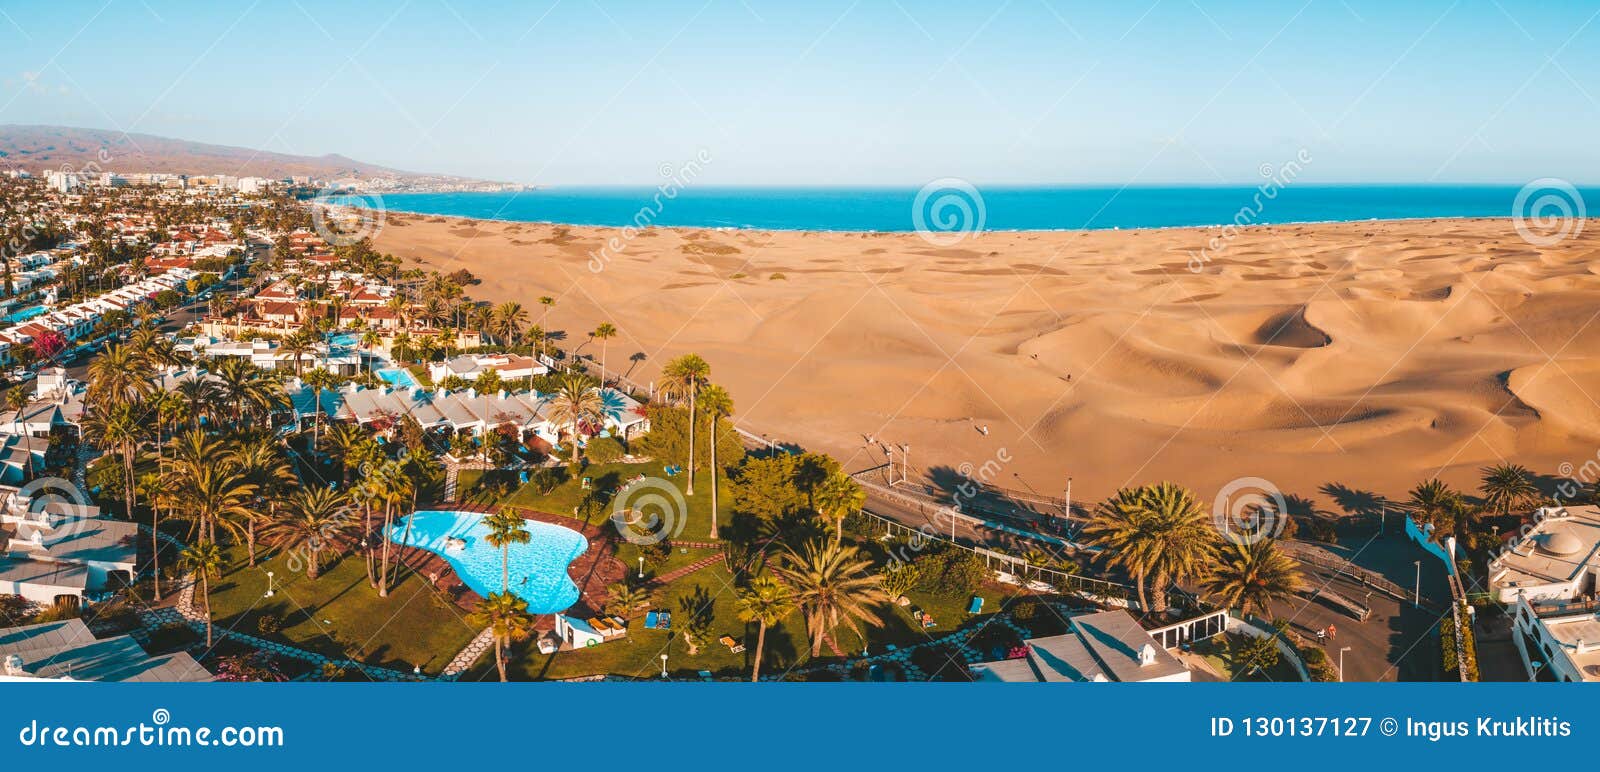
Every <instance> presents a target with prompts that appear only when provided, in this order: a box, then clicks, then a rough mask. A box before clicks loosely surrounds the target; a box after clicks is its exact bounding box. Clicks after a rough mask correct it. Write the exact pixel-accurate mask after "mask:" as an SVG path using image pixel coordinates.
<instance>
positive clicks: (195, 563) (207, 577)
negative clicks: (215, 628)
mask: <svg viewBox="0 0 1600 772" xmlns="http://www.w3.org/2000/svg"><path fill="white" fill-rule="evenodd" d="M182 560H183V565H184V567H185V568H187V569H189V570H190V571H193V572H194V574H195V576H196V577H198V578H199V579H200V596H201V597H202V598H203V599H204V600H205V604H206V646H210V645H211V641H212V638H211V577H214V576H221V575H222V550H220V549H218V548H217V545H216V544H215V543H213V542H209V541H203V542H200V543H198V544H195V545H194V546H192V547H189V548H187V549H185V550H184V551H183V555H182Z"/></svg>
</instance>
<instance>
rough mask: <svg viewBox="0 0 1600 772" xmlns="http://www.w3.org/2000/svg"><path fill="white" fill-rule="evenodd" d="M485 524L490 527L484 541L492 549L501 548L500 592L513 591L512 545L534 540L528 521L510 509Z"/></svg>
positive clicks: (490, 516) (497, 514)
mask: <svg viewBox="0 0 1600 772" xmlns="http://www.w3.org/2000/svg"><path fill="white" fill-rule="evenodd" d="M483 524H484V525H486V526H488V527H489V535H488V536H486V537H484V541H487V542H489V546H491V547H499V548H500V591H501V592H510V591H511V545H513V544H527V543H528V542H530V541H532V540H533V536H532V535H531V534H529V533H528V521H526V520H523V519H522V518H520V517H518V516H517V515H515V514H512V512H511V510H510V509H502V510H500V511H499V512H497V513H495V514H492V515H489V516H488V517H485V518H484V519H483Z"/></svg>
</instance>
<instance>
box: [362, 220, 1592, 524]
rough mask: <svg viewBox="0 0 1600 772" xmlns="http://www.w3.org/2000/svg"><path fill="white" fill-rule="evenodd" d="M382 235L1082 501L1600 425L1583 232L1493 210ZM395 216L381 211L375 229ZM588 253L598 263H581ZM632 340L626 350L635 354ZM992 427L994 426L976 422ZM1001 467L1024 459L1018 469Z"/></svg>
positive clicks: (822, 442) (1530, 446) (1533, 447)
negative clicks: (1038, 228) (1541, 235)
mask: <svg viewBox="0 0 1600 772" xmlns="http://www.w3.org/2000/svg"><path fill="white" fill-rule="evenodd" d="M390 220H391V227H389V228H388V229H386V230H385V231H384V232H383V233H382V234H381V236H380V237H379V239H378V245H379V247H380V248H381V249H383V250H384V251H388V252H392V253H394V254H397V255H401V256H403V257H406V258H409V259H411V260H413V261H416V262H419V263H421V264H422V265H423V266H425V267H427V268H431V269H437V270H442V271H449V270H454V269H457V268H462V267H464V268H468V269H469V270H471V271H472V272H473V273H474V274H476V275H477V276H478V277H480V278H481V279H482V280H483V283H482V285H480V286H478V287H476V288H473V290H472V293H473V294H474V295H475V296H478V297H482V298H486V299H489V300H493V301H497V302H498V301H501V300H507V299H514V300H518V301H521V302H522V303H523V304H524V305H525V306H527V307H528V308H529V309H530V312H531V313H533V314H534V317H535V319H537V318H538V315H539V313H540V308H539V307H538V306H537V304H536V303H535V302H534V299H535V298H536V297H538V296H540V295H553V296H556V297H557V298H559V301H558V304H557V306H556V308H555V309H554V311H553V312H551V316H550V319H549V324H548V326H549V327H551V328H554V329H559V330H565V331H566V332H567V335H568V338H567V341H566V345H567V346H568V347H569V348H570V347H577V348H579V349H580V351H582V352H583V353H592V354H596V355H598V353H599V348H598V344H594V343H591V342H588V341H587V336H586V332H585V331H587V330H590V329H593V327H594V326H595V325H596V324H597V323H598V322H599V321H601V320H603V319H604V320H610V321H612V322H613V323H615V324H616V325H617V326H618V327H619V328H620V330H621V335H620V336H619V337H618V338H617V339H615V340H613V341H612V342H611V344H610V347H609V359H610V362H611V364H612V366H613V368H615V369H622V370H625V371H626V370H628V369H629V368H630V365H631V370H632V372H631V375H632V376H633V377H635V378H637V379H639V380H647V379H648V378H650V377H651V376H652V375H654V373H655V370H656V368H657V367H658V366H659V365H660V364H661V363H662V362H664V361H666V359H668V358H669V357H671V356H673V355H676V354H680V353H683V352H686V351H697V352H699V353H700V354H702V355H704V356H705V357H706V358H707V359H708V360H709V361H710V362H711V364H712V367H713V370H714V377H715V379H716V380H718V381H719V382H721V383H723V384H725V385H727V386H728V387H729V388H730V389H731V390H732V391H733V394H734V397H735V399H736V401H737V403H738V410H739V415H738V418H739V420H740V421H741V422H742V423H743V424H744V425H746V426H747V427H748V428H751V429H752V430H755V431H760V432H765V433H769V434H771V435H773V436H776V437H780V438H784V439H789V440H793V441H797V442H800V443H802V444H805V445H807V446H810V447H816V448H821V449H825V450H828V451H830V452H832V453H834V454H836V455H838V456H840V457H841V458H843V459H846V460H847V466H849V467H851V468H861V467H865V466H869V465H872V464H874V463H877V462H879V461H881V457H880V456H879V455H878V452H877V450H876V449H869V448H866V447H864V443H863V440H862V438H863V436H864V435H868V434H871V435H875V436H877V437H878V438H880V439H881V440H885V441H891V442H897V443H909V444H911V446H912V454H913V460H914V463H915V464H916V465H917V466H919V467H921V468H923V469H924V470H927V469H931V468H933V467H935V466H948V467H959V466H960V465H961V464H963V463H970V464H973V465H977V466H981V465H982V464H983V463H984V462H986V461H989V460H990V459H993V458H994V457H995V456H996V455H997V454H998V453H999V450H1000V449H1001V448H1005V449H1006V455H1009V456H1010V457H1011V458H1013V459H1014V460H1013V461H1012V462H1011V463H1010V464H1009V465H1008V466H1007V467H1006V468H1005V469H1004V470H1003V472H1002V473H1001V476H1000V477H997V478H995V479H994V480H992V482H994V483H996V484H999V485H1003V486H1006V487H1021V486H1023V485H1024V484H1026V485H1028V486H1031V487H1033V488H1035V489H1038V490H1041V491H1051V492H1054V491H1059V490H1060V488H1061V485H1062V482H1063V481H1064V479H1065V478H1066V477H1067V476H1068V475H1071V476H1072V477H1073V478H1074V479H1075V483H1074V489H1075V492H1076V493H1077V495H1078V496H1079V497H1080V498H1081V497H1099V496H1102V495H1105V494H1106V493H1109V492H1110V491H1112V490H1113V489H1114V488H1116V487H1117V486H1119V485H1123V484H1126V483H1129V482H1137V481H1150V480H1156V479H1163V478H1165V479H1173V480H1177V481H1180V482H1183V483H1186V484H1189V485H1191V486H1193V487H1195V488H1196V489H1197V490H1199V491H1201V492H1202V493H1204V494H1205V495H1206V496H1208V497H1209V496H1211V495H1212V494H1214V492H1215V491H1216V490H1217V489H1218V488H1219V487H1220V486H1221V485H1223V484H1225V483H1226V482H1228V481H1229V480H1232V479H1234V478H1238V477H1244V476H1256V477H1263V478H1266V479H1268V480H1271V481H1273V482H1275V483H1276V484H1277V485H1279V486H1280V487H1282V488H1283V489H1284V490H1285V491H1286V492H1289V493H1293V494H1298V495H1303V496H1306V497H1308V498H1311V499H1313V500H1321V499H1320V497H1319V496H1318V494H1317V489H1318V488H1320V487H1321V486H1322V485H1324V484H1326V483H1339V484H1342V485H1345V486H1349V487H1351V488H1355V489H1360V490H1371V491H1376V492H1379V493H1383V494H1388V495H1390V496H1401V495H1403V493H1404V491H1405V489H1406V488H1408V487H1409V486H1411V485H1412V484H1414V483H1415V482H1416V481H1417V480H1418V479H1420V478H1425V477H1428V476H1432V475H1434V474H1440V475H1442V476H1444V477H1445V478H1446V479H1449V480H1451V481H1453V482H1456V483H1458V484H1464V485H1471V484H1474V483H1475V480H1476V470H1477V468H1478V467H1480V466H1482V465H1485V464H1490V463H1495V462H1499V461H1501V460H1509V461H1516V462H1519V463H1523V464H1526V465H1528V466H1529V467H1531V468H1532V469H1534V471H1536V472H1539V473H1541V474H1548V475H1554V474H1556V471H1555V470H1556V469H1557V467H1558V466H1559V464H1560V463H1561V462H1563V461H1574V460H1579V459H1585V458H1588V457H1590V456H1592V455H1593V454H1594V453H1595V448H1596V445H1597V443H1600V397H1591V396H1590V395H1591V394H1594V395H1600V360H1597V359H1596V358H1595V357H1596V352H1600V324H1595V322H1596V321H1597V319H1596V317H1597V315H1600V275H1597V273H1600V270H1597V269H1600V239H1596V238H1594V237H1593V236H1586V237H1584V238H1580V239H1573V240H1569V241H1566V242H1564V243H1562V244H1560V245H1557V246H1555V247H1550V248H1535V247H1532V246H1529V245H1528V244H1526V243H1525V242H1523V241H1521V240H1520V239H1519V238H1518V237H1517V235H1516V233H1515V231H1514V230H1513V228H1512V227H1511V224H1510V223H1509V222H1508V221H1499V220H1439V221H1414V222H1393V223H1374V222H1361V223H1345V224H1326V225H1295V226H1274V227H1261V228H1254V229H1248V230H1246V231H1244V232H1243V233H1242V234H1241V235H1240V236H1239V237H1238V238H1237V239H1235V240H1234V241H1233V242H1232V243H1231V244H1229V245H1228V247H1227V248H1226V249H1225V250H1223V251H1222V252H1220V253H1218V254H1216V255H1215V256H1214V259H1213V260H1211V261H1210V262H1209V263H1208V264H1207V265H1206V266H1205V267H1204V270H1203V271H1201V272H1199V273H1195V272H1191V271H1190V270H1189V267H1188V266H1189V261H1190V257H1191V255H1193V254H1195V253H1196V252H1198V251H1199V250H1200V249H1201V248H1202V247H1203V246H1205V244H1206V242H1207V241H1208V240H1209V239H1211V238H1212V236H1213V235H1214V234H1215V231H1211V230H1207V229H1199V228H1196V229H1172V230H1159V231H1120V232H1106V231H1101V232H1060V233H988V234H983V235H981V236H978V237H975V238H971V239H969V240H967V241H965V242H962V243H961V244H959V245H957V246H954V247H935V246H931V245H929V244H928V243H926V242H924V241H923V240H921V239H920V238H918V237H917V236H916V235H914V234H862V233H773V232H765V231H720V230H692V229H691V230H676V229H656V230H651V231H646V232H645V233H644V234H642V235H640V236H639V237H638V238H635V239H633V240H632V241H629V242H626V244H625V248H624V249H622V250H621V251H615V250H613V252H612V253H611V254H610V255H609V257H608V259H603V260H598V259H596V257H595V256H596V255H598V254H600V253H601V250H602V248H603V246H604V245H605V243H606V242H607V241H608V240H609V239H612V238H613V237H619V233H618V232H617V231H613V230H608V229H601V228H586V227H577V226H550V225H536V224H527V223H523V224H513V223H494V222H480V223H464V222H462V221H459V220H447V219H443V218H434V217H418V216H411V215H399V214H391V215H390ZM396 225H398V226H401V227H393V226H396ZM592 267H598V268H599V270H597V271H596V270H591V268H592ZM638 352H642V353H643V354H644V358H643V359H642V361H638V362H632V361H631V360H630V357H631V356H632V355H634V354H636V353H638ZM980 426H987V427H988V429H989V432H988V434H986V435H985V434H983V433H981V432H980V431H978V427H980ZM1013 475H1016V476H1015V477H1014V476H1013Z"/></svg>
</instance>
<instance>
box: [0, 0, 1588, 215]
mask: <svg viewBox="0 0 1600 772" xmlns="http://www.w3.org/2000/svg"><path fill="white" fill-rule="evenodd" d="M1157 6H1160V12H1155V11H1156V10H1157ZM1520 11H1521V9H1517V8H1508V7H1506V6H1504V5H1503V4H1499V3H1488V4H1483V5H1479V4H1475V3H1473V4H1463V3H1460V2H1455V3H1446V2H1426V3H1415V4H1406V5H1405V6H1403V7H1391V5H1389V4H1382V3H1365V2H1321V1H1320V0H1313V2H1308V3H1305V4H1298V3H1296V4H1290V5H1277V4H1265V3H1246V2H1204V3H1198V2H1197V3H1171V4H1166V5H1162V4H1160V3H1154V4H1152V5H1150V6H1148V7H1147V6H1142V5H1141V6H1137V7H1133V8H1114V9H1108V8H1102V7H1098V6H1094V5H1088V4H1067V3H1044V2H1006V3H993V4H986V5H983V6H982V7H963V6H956V5H951V4H905V3H901V2H889V3H885V4H865V3H847V2H842V1H841V2H827V3H822V4H816V5H808V6H807V7H805V8H793V7H787V6H785V5H783V4H780V3H773V2H764V1H762V0H748V2H746V1H745V0H732V1H729V2H723V1H722V0H711V2H708V3H706V4H704V5H699V4H696V5H692V6H688V7H683V8H664V7H659V6H657V5H652V4H644V3H632V2H628V3H588V4H571V5H568V4H565V3H560V2H553V3H545V4H540V5H537V6H534V7H522V6H518V5H515V4H507V3H454V4H447V3H408V4H405V5H402V6H399V7H397V8H395V9H392V10H387V9H386V10H385V11H383V12H378V13H374V12H371V11H367V10H363V9H361V8H359V7H357V6H343V5H340V6H334V7H324V6H316V7H312V6H307V5H304V4H298V3H296V4H291V5H290V6H288V7H266V6H262V5H252V6H249V7H247V8H233V7H208V8H202V9H193V8H186V7H178V6H172V5H170V4H168V3H162V2H155V1H154V0H152V2H149V3H125V2H117V1H115V0H113V1H112V2H107V3H105V4H104V5H98V6H93V7H90V8H85V9H75V8H66V7H61V6H59V5H54V4H23V5H19V6H17V7H9V8H6V9H4V13H3V15H0V35H4V36H5V40H6V41H7V44H8V45H7V47H6V53H5V54H0V56H3V57H4V58H5V60H6V65H5V66H4V67H3V68H0V123H21V124H45V125H61V126H81V127H88V128H95V127H98V128H103V129H109V130H113V131H118V132H129V133H143V134H153V135H158V136H163V137H171V138H174V139H181V140H190V141H196V142H206V143H213V144H221V145H232V146H240V147H248V148H253V149H260V150H266V151H272V152H280V153H291V154H297V155H310V156H320V155H325V154H330V153H337V154H340V155H344V156H348V157H350V158H353V159H356V160H358V161H362V162H366V163H373V164H379V165H383V166H389V167H394V168H399V169H405V170H409V171H417V172H425V173H439V174H454V175H461V176H467V177H475V178H482V179H494V180H506V181H512V182H519V183H527V184H535V185H544V186H559V187H577V186H617V185H622V186H629V185H635V186H637V185H645V186H648V185H654V184H656V183H657V182H659V179H660V175H659V171H658V170H659V169H661V168H662V167H663V166H664V165H667V164H676V163H682V162H683V161H685V160H686V159H690V158H693V157H695V156H697V155H698V154H700V153H706V154H708V155H709V156H710V157H711V158H712V159H713V160H712V161H711V162H710V163H708V164H706V165H705V172H704V174H703V176H702V177H701V178H700V181H701V183H702V184H705V185H718V186H730V187H732V186H760V187H817V186H829V187H915V186H917V185H920V184H923V183H925V182H927V181H928V180H931V179H936V178H941V177H960V178H963V179H967V180H971V181H973V182H974V183H977V184H984V185H1008V186H1029V187H1038V186H1063V187H1064V186H1087V187H1096V186H1109V187H1118V186H1123V185H1138V186H1180V185H1228V186H1231V185H1239V186H1251V185H1254V184H1256V182H1257V181H1258V180H1259V176H1258V175H1257V173H1256V170H1257V169H1258V168H1260V167H1261V166H1263V165H1267V164H1271V165H1276V164H1281V163H1283V162H1285V161H1287V160H1289V159H1291V158H1293V157H1295V155H1296V154H1297V153H1299V152H1301V151H1307V152H1309V153H1310V154H1311V155H1312V156H1314V157H1315V159H1316V162H1315V163H1313V164H1310V165H1308V166H1307V169H1306V171H1305V174H1304V175H1303V176H1302V177H1301V183H1302V184H1306V185H1318V184H1392V185H1409V184H1461V185H1473V184H1480V185H1511V186H1514V185H1521V184H1523V183H1525V182H1527V181H1528V180H1531V179H1534V178H1539V177H1560V178H1563V179H1566V180H1570V181H1573V182H1575V183H1578V184H1580V185H1581V184H1593V183H1595V182H1600V150H1597V149H1596V148H1595V147H1594V146H1593V145H1592V144H1591V143H1584V142H1581V141H1579V137H1581V136H1582V134H1583V132H1582V128H1583V127H1585V126H1592V125H1594V124H1595V121H1596V120H1600V102H1597V101H1596V97H1595V95H1594V94H1593V93H1592V91H1593V90H1592V89H1590V88H1589V87H1587V86H1585V85H1584V81H1585V80H1592V78H1591V77H1590V76H1591V74H1592V73H1594V72H1595V71H1597V70H1600V45H1596V43H1600V27H1597V26H1596V25H1594V24H1592V22H1593V21H1594V20H1595V17H1596V16H1597V15H1600V9H1594V8H1590V7H1584V6H1583V5H1581V4H1577V3H1555V4H1551V5H1547V6H1541V8H1540V9H1539V13H1537V14H1533V13H1520Z"/></svg>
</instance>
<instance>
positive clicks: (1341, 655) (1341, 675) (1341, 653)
mask: <svg viewBox="0 0 1600 772" xmlns="http://www.w3.org/2000/svg"><path fill="white" fill-rule="evenodd" d="M1349 650H1350V647H1349V646H1345V647H1343V648H1341V649H1339V683H1344V653H1345V652H1347V651H1349Z"/></svg>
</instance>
